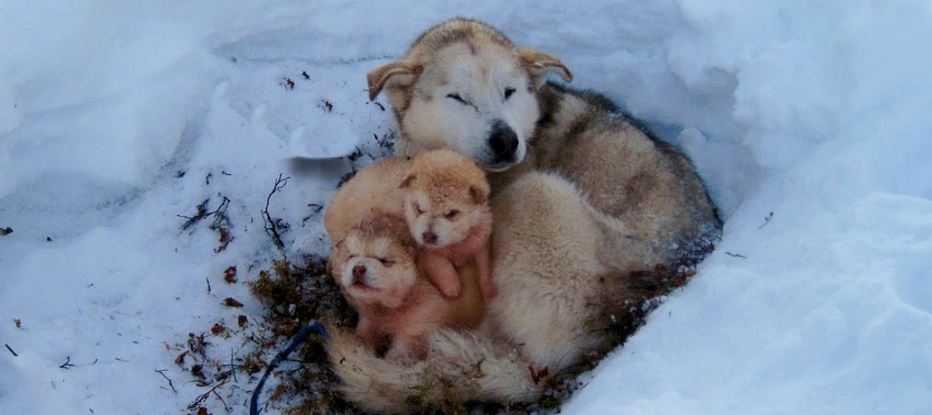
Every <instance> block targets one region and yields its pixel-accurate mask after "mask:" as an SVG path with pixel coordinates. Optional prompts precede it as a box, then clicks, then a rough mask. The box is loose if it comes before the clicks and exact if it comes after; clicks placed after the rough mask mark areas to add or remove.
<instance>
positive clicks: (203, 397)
mask: <svg viewBox="0 0 932 415" xmlns="http://www.w3.org/2000/svg"><path fill="white" fill-rule="evenodd" d="M229 381H230V378H226V379H224V380H223V381H222V382H220V383H218V384H216V385H214V387H212V388H210V390H208V391H207V392H204V393H202V394H200V395H198V396H197V397H196V398H194V401H193V402H191V403H190V404H189V405H188V410H189V411H193V410H195V409H197V407H199V406H201V404H202V403H204V402H205V401H207V399H208V398H210V395H211V394H212V393H214V391H216V390H217V388H219V387H221V386H223V385H226V384H227V382H229ZM221 401H222V400H221ZM223 405H224V407H226V402H224V403H223Z"/></svg>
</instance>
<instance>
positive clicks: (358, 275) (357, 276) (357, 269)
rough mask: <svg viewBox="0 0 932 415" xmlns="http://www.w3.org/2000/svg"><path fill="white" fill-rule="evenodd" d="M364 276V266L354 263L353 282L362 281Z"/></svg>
mask: <svg viewBox="0 0 932 415" xmlns="http://www.w3.org/2000/svg"><path fill="white" fill-rule="evenodd" d="M365 278H366V266H365V265H361V264H360V265H356V266H354V267H353V283H354V284H355V283H364V282H365V281H364V280H365Z"/></svg>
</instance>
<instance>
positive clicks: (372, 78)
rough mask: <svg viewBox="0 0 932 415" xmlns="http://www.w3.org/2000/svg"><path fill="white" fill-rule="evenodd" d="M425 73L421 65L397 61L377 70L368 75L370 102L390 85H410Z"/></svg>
mask: <svg viewBox="0 0 932 415" xmlns="http://www.w3.org/2000/svg"><path fill="white" fill-rule="evenodd" d="M423 71H424V67H423V66H421V65H415V64H412V63H409V62H406V61H397V62H392V63H388V64H385V65H382V66H380V67H378V68H375V69H374V70H373V71H372V72H369V74H368V75H366V80H367V81H369V100H370V101H372V100H374V99H375V97H376V96H378V95H379V92H382V89H383V88H385V87H386V86H389V85H398V86H401V85H410V84H411V83H412V82H414V80H415V79H417V76H418V75H420V74H421V72H423Z"/></svg>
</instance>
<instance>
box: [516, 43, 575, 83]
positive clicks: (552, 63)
mask: <svg viewBox="0 0 932 415" xmlns="http://www.w3.org/2000/svg"><path fill="white" fill-rule="evenodd" d="M519 56H520V57H521V62H522V63H524V66H525V67H526V68H527V69H528V71H529V72H530V73H531V75H532V76H534V78H536V81H535V83H536V86H538V87H540V86H541V85H543V83H544V80H545V78H546V76H547V74H548V73H550V72H556V73H557V74H558V75H560V77H561V78H563V80H564V81H566V82H571V81H572V80H573V73H572V72H570V70H569V68H567V67H566V65H564V64H563V62H560V59H559V58H557V57H556V56H553V55H548V54H546V53H543V52H538V51H536V50H534V49H521V50H520V51H519Z"/></svg>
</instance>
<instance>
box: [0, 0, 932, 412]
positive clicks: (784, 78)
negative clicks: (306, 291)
mask: <svg viewBox="0 0 932 415" xmlns="http://www.w3.org/2000/svg"><path fill="white" fill-rule="evenodd" d="M930 13H932V7H930V6H929V4H928V2H925V1H909V0H902V1H897V2H885V3H879V2H869V1H861V0H855V1H841V0H830V1H823V2H818V3H813V2H804V1H780V2H766V3H765V2H755V3H748V4H735V3H734V2H725V1H692V0H679V1H658V2H637V1H622V2H608V1H598V2H591V3H588V4H587V5H586V6H585V7H580V8H574V9H573V10H572V11H571V12H569V11H567V9H566V5H565V3H557V2H543V3H541V2H538V1H534V2H531V1H518V2H510V3H508V4H501V3H499V2H491V1H484V2H478V3H475V2H452V3H451V2H443V3H439V2H438V3H434V4H424V3H422V2H410V1H399V2H390V3H378V4H376V3H371V2H352V3H347V2H332V1H325V2H315V3H309V4H294V3H291V2H273V3H265V4H258V2H252V1H236V2H201V3H191V2H161V3H158V4H156V3H149V2H129V3H126V2H124V3H119V4H110V3H108V4H106V5H103V4H98V3H95V2H83V1H81V2H78V1H75V2H53V1H37V2H30V3H29V4H28V5H27V4H25V3H23V4H20V3H17V2H4V3H2V4H0V50H2V51H3V52H0V227H6V226H9V227H12V228H13V229H14V232H13V233H12V234H9V235H6V236H0V281H2V284H0V342H2V343H4V344H8V345H9V346H10V347H11V348H12V349H14V350H15V351H16V352H17V353H18V357H14V356H13V355H12V354H10V353H8V352H7V351H6V350H5V348H4V349H0V413H40V414H41V413H48V414H60V413H87V411H88V410H93V411H94V412H95V413H172V414H174V413H178V412H179V411H181V410H182V409H183V408H184V407H185V406H186V405H187V404H188V403H190V402H191V401H192V400H193V399H194V397H195V396H196V395H197V394H199V393H202V392H203V391H201V390H200V389H199V388H195V387H192V386H191V385H184V384H183V382H185V381H186V380H188V378H187V377H186V374H184V373H183V372H181V371H180V370H179V369H178V368H176V367H175V365H174V363H173V362H172V359H173V358H174V356H175V353H172V352H169V351H167V350H166V345H169V346H171V345H173V344H176V343H183V342H184V341H185V340H186V339H187V333H189V332H200V331H203V330H205V328H207V327H209V326H210V325H211V324H213V323H214V322H217V321H226V322H227V325H231V323H230V322H232V321H233V320H232V319H235V317H236V315H237V314H247V315H249V316H250V317H253V316H257V315H260V314H261V309H260V307H259V305H258V304H255V303H253V302H251V301H250V298H251V297H250V295H249V294H248V292H247V290H246V288H245V286H244V285H242V284H237V285H227V284H225V283H223V282H222V278H221V277H222V273H223V270H224V269H226V267H228V266H231V265H236V266H238V267H239V269H240V270H241V279H245V280H248V279H251V278H254V277H255V275H252V274H250V273H249V272H248V271H247V270H249V269H253V270H254V269H256V268H258V267H263V266H265V265H267V260H268V258H271V257H274V256H275V255H277V252H276V248H275V247H274V245H273V244H272V242H271V241H270V239H269V238H268V236H267V235H266V234H265V232H264V230H263V223H262V218H261V216H260V214H259V211H260V210H261V209H262V208H263V207H264V205H265V201H266V196H267V194H268V192H269V191H270V190H271V188H272V185H273V183H274V180H275V178H276V177H277V176H278V174H279V173H284V174H285V176H291V181H290V182H289V184H288V185H287V186H286V187H285V189H283V190H282V191H281V192H279V193H277V194H276V195H275V196H274V198H273V201H272V204H271V206H270V212H271V213H272V214H273V216H275V217H281V218H282V219H283V220H284V221H286V222H288V223H290V224H291V226H292V227H291V229H290V230H289V231H288V232H287V233H285V243H286V254H288V255H296V254H299V253H309V252H310V253H313V252H323V250H325V249H326V247H327V241H326V240H325V237H324V236H322V232H321V227H320V224H319V216H317V213H316V211H315V208H314V206H313V205H314V204H323V203H324V201H326V200H327V198H328V197H329V196H330V194H331V192H332V191H333V188H334V186H335V185H336V183H337V182H338V181H339V179H340V177H341V176H342V175H343V174H344V173H346V172H348V171H349V170H350V166H349V164H348V163H347V162H346V161H343V160H325V161H308V160H294V159H291V158H290V157H291V156H293V155H296V154H299V155H304V156H309V157H316V158H327V157H331V156H334V155H338V154H340V153H344V152H345V151H346V150H348V149H351V148H353V147H355V146H357V145H359V146H362V147H364V148H365V149H367V150H369V149H370V147H368V146H371V137H372V136H373V134H375V135H376V136H377V137H380V138H381V137H387V136H390V129H391V128H392V125H391V119H390V114H389V112H386V111H383V110H381V109H380V108H379V107H378V106H377V105H374V104H370V103H367V102H366V94H365V87H366V85H365V81H364V80H365V72H366V71H367V70H368V69H371V68H372V67H374V66H376V65H378V64H380V63H383V62H385V61H387V60H388V59H390V58H391V57H394V56H398V55H399V54H401V53H402V51H403V49H404V48H405V47H406V45H407V44H408V43H409V42H410V41H411V40H412V39H413V38H414V36H416V35H417V34H418V33H419V32H421V31H422V30H424V29H425V28H427V27H429V26H430V25H432V24H435V23H437V22H440V21H442V20H444V19H446V18H448V17H450V16H453V15H457V14H461V15H467V16H471V17H476V18H480V19H483V20H486V21H488V22H490V23H492V24H493V25H496V26H498V27H499V28H501V29H502V30H503V31H504V32H506V33H507V34H509V35H510V36H511V37H512V38H513V39H514V40H515V41H516V42H518V43H520V44H523V45H528V46H534V47H538V48H540V49H542V50H547V51H550V52H552V53H554V54H557V55H559V56H560V57H561V58H562V59H563V60H564V62H566V63H567V64H568V65H569V66H570V67H571V68H572V69H573V71H574V74H575V75H576V81H575V84H576V85H577V86H580V87H591V88H594V89H597V90H600V91H602V92H605V93H607V94H608V95H609V96H611V97H612V98H615V99H616V100H618V101H619V102H621V103H622V104H623V105H624V106H625V107H626V109H628V110H629V111H631V112H633V113H634V114H635V115H637V116H639V117H641V118H644V119H645V120H647V121H649V122H651V123H652V124H653V125H654V126H656V127H657V130H658V131H659V132H660V133H661V134H662V135H663V137H664V138H665V139H668V140H670V141H672V142H674V143H676V144H677V145H679V146H681V147H682V148H684V149H685V150H686V151H687V152H688V153H689V154H690V156H691V157H692V158H693V160H694V161H695V164H696V166H697V168H698V170H699V171H700V173H701V174H702V176H703V177H704V178H705V179H706V180H707V182H708V184H709V187H710V191H711V193H712V194H713V197H714V198H715V200H716V202H717V203H718V204H719V205H720V206H721V208H722V210H723V213H724V216H725V218H726V220H727V223H726V229H725V237H724V240H723V241H722V244H721V246H720V248H719V249H718V250H717V251H716V253H715V254H713V255H712V256H711V257H710V258H709V259H708V260H707V261H706V262H705V263H704V264H703V265H702V268H701V270H700V272H699V274H698V275H697V276H696V277H695V278H694V280H693V281H692V282H691V283H690V284H689V285H687V286H686V288H685V289H683V290H681V291H679V292H677V293H675V294H674V295H672V296H671V297H670V299H669V300H668V301H667V302H666V304H664V305H663V306H662V307H661V308H660V309H658V310H657V311H656V312H654V313H653V314H652V315H651V317H650V319H649V321H648V324H647V325H646V326H644V328H642V329H641V330H640V331H639V332H638V333H637V334H636V335H635V336H634V337H632V338H631V339H630V340H629V342H628V343H627V344H626V345H625V346H624V347H623V348H621V349H619V350H617V351H616V352H615V353H614V354H613V355H611V356H610V357H609V358H608V359H607V360H606V361H604V362H603V364H602V365H601V366H600V367H599V368H597V369H596V370H595V372H594V373H593V374H592V375H591V378H590V379H588V385H587V386H586V387H585V388H584V389H582V390H581V391H580V392H579V393H578V394H577V395H576V396H575V397H574V398H573V399H572V401H571V402H569V403H568V404H567V405H566V407H565V412H568V413H593V412H594V413H606V412H616V413H690V414H693V413H826V414H828V413H865V414H868V413H881V412H882V413H899V414H908V413H916V414H919V413H930V412H932V398H930V396H932V394H930V393H929V392H930V391H932V378H930V377H929V376H928V374H929V373H932V349H930V346H929V345H930V344H932V315H930V313H932V289H930V288H929V287H930V286H932V285H930V284H929V283H928V279H929V271H928V270H929V269H930V265H932V263H930V262H932V255H930V254H932V214H930V212H932V203H930V201H929V199H930V198H932V184H930V182H929V180H928V177H929V176H930V173H932V146H930V145H929V142H928V137H930V136H932V118H930V117H929V116H928V114H930V113H932V75H929V74H930V73H932V58H929V57H928V56H926V55H927V54H923V53H922V51H923V50H926V49H927V44H928V41H929V39H932V16H930ZM304 74H307V77H306V78H305V76H304ZM289 81H290V82H291V83H289ZM292 83H293V84H292ZM383 103H384V102H383ZM363 157H366V156H363ZM224 197H226V198H228V199H229V200H230V204H229V207H228V208H227V214H228V215H229V216H230V222H231V227H232V230H233V234H234V236H235V238H236V239H235V240H234V241H233V242H232V243H230V245H229V247H228V248H227V249H226V250H224V251H222V252H219V253H215V252H214V250H215V249H216V248H217V246H218V241H217V234H216V232H214V231H211V230H210V229H208V227H207V223H200V224H198V225H195V226H194V227H192V228H191V229H190V230H188V231H184V232H182V231H181V229H180V228H181V224H182V223H183V222H184V220H185V219H183V218H179V217H178V216H177V215H186V216H190V215H193V214H194V212H195V206H197V205H198V204H200V203H201V202H203V201H204V200H208V207H209V208H210V209H216V208H217V207H218V206H219V205H220V203H221V201H222V200H223V198H224ZM770 212H773V215H772V217H770ZM765 218H770V219H769V221H768V220H765ZM205 279H207V280H209V281H211V282H212V291H211V292H210V293H208V292H207V289H206V288H207V287H206V281H205ZM230 296H232V297H235V298H237V299H239V300H240V301H242V302H244V303H246V305H245V307H244V308H243V309H239V310H231V309H228V308H225V307H223V306H221V305H220V302H221V300H222V299H223V298H225V297H230ZM13 319H20V320H21V323H22V324H21V325H22V327H21V328H17V327H15V325H14V324H13V323H12V320H13ZM212 341H214V342H215V343H216V345H217V347H221V348H227V349H228V350H229V352H230V353H236V352H237V351H238V350H239V347H240V346H241V344H240V341H239V340H237V339H233V340H230V341H224V340H222V339H212ZM69 359H70V362H71V363H72V364H74V365H75V366H74V367H71V368H70V369H63V368H60V366H61V365H62V363H64V362H65V361H68V360H69ZM157 369H159V370H161V369H167V371H166V372H165V374H166V375H167V376H169V377H170V378H172V379H174V380H175V385H176V386H179V385H181V386H182V387H179V388H178V389H179V391H178V393H174V392H172V391H171V389H170V388H169V387H168V385H167V382H166V381H165V380H164V379H163V378H162V377H161V376H160V375H159V374H158V373H155V372H154V371H155V370H157ZM238 386H239V387H241V388H243V389H242V390H240V391H239V392H238V393H239V394H237V392H236V391H234V392H233V395H232V396H233V397H236V398H237V399H239V398H241V397H242V392H243V390H245V391H248V390H249V389H251V387H252V385H251V384H249V383H248V381H247V380H243V379H240V383H239V384H238ZM234 403H235V405H239V402H234ZM209 404H210V407H211V411H212V412H214V413H217V412H220V411H222V406H221V405H220V404H219V403H218V402H214V401H211V402H210V403H209ZM234 411H235V412H241V407H239V406H237V407H236V408H235V409H234Z"/></svg>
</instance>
